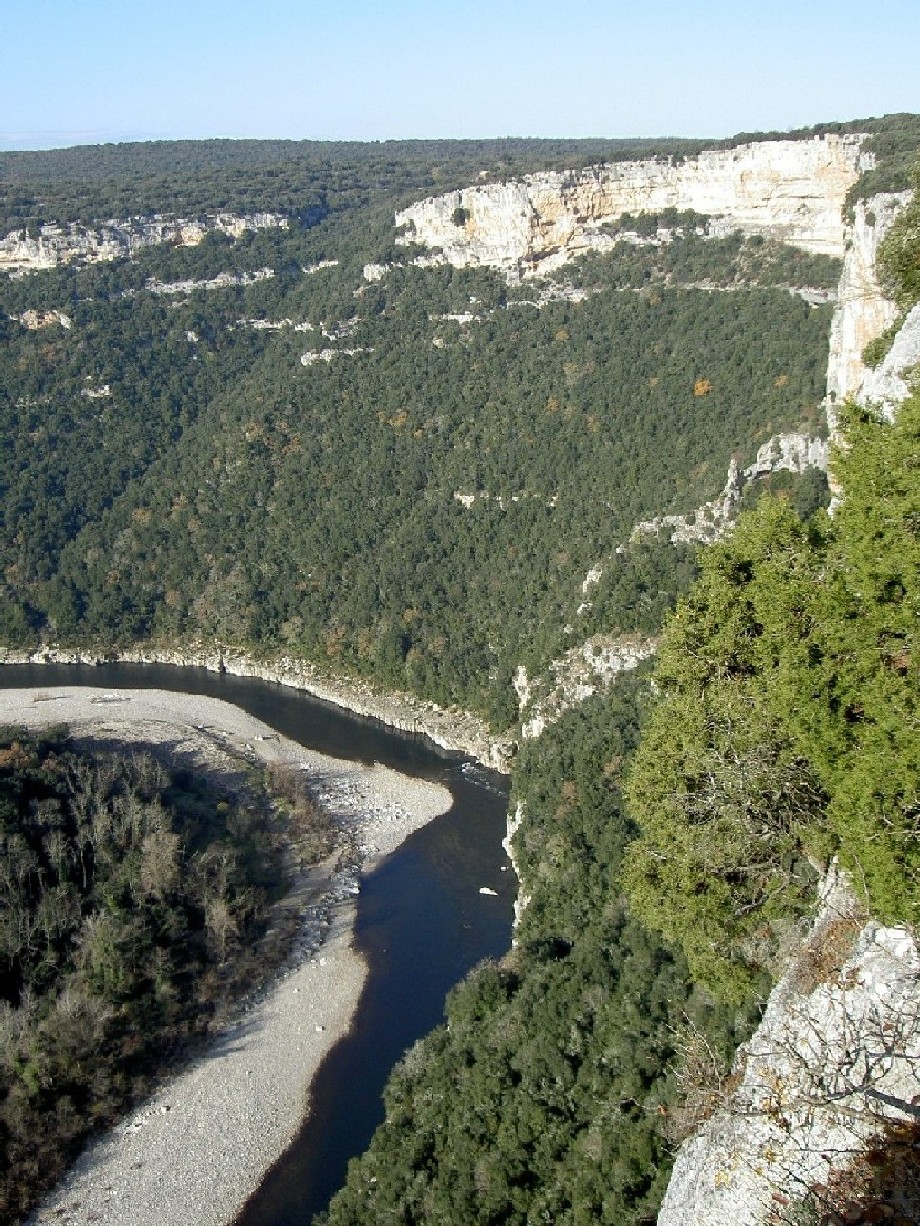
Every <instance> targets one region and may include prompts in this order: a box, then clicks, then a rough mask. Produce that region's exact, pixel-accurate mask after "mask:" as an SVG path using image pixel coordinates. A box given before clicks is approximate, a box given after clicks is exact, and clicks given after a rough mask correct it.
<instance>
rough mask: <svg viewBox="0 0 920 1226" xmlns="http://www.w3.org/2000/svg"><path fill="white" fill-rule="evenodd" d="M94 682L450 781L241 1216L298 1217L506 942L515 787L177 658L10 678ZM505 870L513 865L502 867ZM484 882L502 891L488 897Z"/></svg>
mask: <svg viewBox="0 0 920 1226" xmlns="http://www.w3.org/2000/svg"><path fill="white" fill-rule="evenodd" d="M60 685H96V686H102V687H104V688H106V689H129V688H132V689H168V690H178V691H182V692H185V693H192V694H208V695H211V696H213V697H216V698H223V699H225V700H226V701H228V702H232V703H234V704H235V705H236V706H238V707H241V708H243V710H245V711H248V712H249V713H250V714H252V715H254V716H256V717H257V718H259V719H261V720H264V721H265V723H267V724H270V725H271V726H272V727H273V728H276V729H277V730H278V731H279V732H281V733H282V734H283V735H284V736H287V737H290V738H291V739H292V740H296V741H298V742H300V744H302V745H306V746H308V747H309V748H311V749H317V750H320V751H321V752H323V753H328V754H333V755H335V756H337V757H345V758H352V759H356V760H358V761H362V762H367V763H372V762H375V761H376V762H382V763H383V764H384V765H386V766H391V767H393V768H394V769H396V770H401V771H405V772H406V773H407V774H410V775H415V776H418V777H420V778H424V779H430V780H435V781H437V782H440V783H443V784H444V785H445V786H447V787H448V788H449V789H450V791H451V793H452V795H453V798H454V800H453V805H452V807H451V809H450V811H449V812H448V813H446V814H445V815H444V816H443V817H441V818H438V819H437V820H436V821H434V822H431V823H430V824H429V825H428V826H425V827H424V828H423V829H421V830H419V831H416V833H415V834H413V835H411V836H410V837H409V838H408V839H407V840H406V842H405V843H404V844H403V845H402V847H401V848H400V849H399V850H398V851H396V852H395V853H394V854H393V855H392V856H390V857H388V858H387V859H386V860H385V861H384V862H383V864H382V865H381V866H380V868H379V869H378V870H377V871H376V872H375V873H374V874H373V875H372V876H370V877H369V878H367V879H366V880H365V881H364V883H363V886H362V891H361V894H360V896H359V898H358V916H357V924H356V936H355V941H356V944H357V946H358V948H359V949H360V950H361V951H362V953H364V955H365V957H366V958H367V960H368V964H369V966H370V974H369V976H368V979H367V982H366V985H365V989H364V992H363V994H362V996H361V1000H360V1003H359V1005H358V1012H357V1016H356V1019H355V1024H354V1027H353V1029H352V1031H351V1033H350V1034H349V1035H348V1036H347V1037H346V1038H345V1039H343V1040H342V1041H341V1042H340V1043H338V1044H337V1045H336V1047H335V1048H333V1050H332V1051H331V1052H330V1053H329V1055H328V1057H327V1058H326V1060H325V1062H324V1063H323V1065H322V1067H321V1068H320V1071H319V1075H318V1077H317V1079H316V1082H315V1083H314V1091H313V1097H312V1100H311V1111H310V1118H309V1121H308V1123H307V1124H306V1125H305V1127H304V1128H303V1130H302V1131H301V1133H300V1135H299V1137H298V1138H297V1139H296V1140H295V1142H294V1144H293V1145H292V1146H291V1148H290V1149H289V1150H288V1152H287V1154H285V1155H284V1157H283V1158H282V1159H281V1160H280V1161H279V1162H278V1164H277V1165H276V1167H275V1168H274V1170H272V1171H271V1172H270V1173H269V1176H268V1178H267V1179H266V1180H265V1182H264V1183H263V1185H262V1187H261V1188H260V1189H259V1191H258V1192H257V1193H256V1194H255V1195H254V1196H253V1198H252V1199H251V1201H250V1203H249V1205H248V1206H247V1208H246V1210H245V1211H244V1213H243V1214H242V1215H241V1217H240V1219H239V1222H238V1226H294V1224H297V1226H300V1224H301V1223H308V1222H309V1221H310V1220H311V1218H312V1216H313V1214H314V1213H317V1212H318V1211H320V1210H321V1209H323V1208H325V1206H326V1204H327V1203H328V1200H329V1198H330V1196H331V1195H332V1193H333V1192H334V1191H335V1190H336V1189H337V1188H338V1187H339V1186H340V1185H341V1183H342V1181H343V1179H344V1175H345V1171H346V1168H347V1164H348V1160H349V1158H351V1157H353V1156H354V1155H356V1154H358V1153H360V1152H361V1151H362V1150H363V1149H364V1148H365V1147H366V1145H367V1142H368V1141H369V1140H370V1137H371V1134H372V1133H373V1131H374V1129H375V1128H376V1126H377V1124H378V1123H380V1121H381V1120H382V1119H383V1104H382V1100H381V1092H382V1090H383V1086H384V1083H385V1081H386V1078H387V1075H388V1073H389V1071H390V1069H391V1068H392V1066H393V1064H394V1063H395V1062H396V1060H398V1059H399V1057H400V1056H401V1055H402V1053H403V1052H404V1051H405V1050H406V1048H407V1047H409V1046H411V1044H412V1043H414V1042H415V1040H416V1039H418V1038H420V1037H421V1036H422V1035H423V1034H425V1033H427V1031H429V1030H430V1029H431V1028H432V1027H433V1026H435V1025H437V1024H438V1022H440V1021H441V1019H442V1012H443V1003H444V996H445V994H446V992H447V991H448V990H449V989H450V988H451V987H452V986H453V985H454V984H455V983H456V982H457V981H458V980H460V979H461V978H462V977H463V976H464V975H465V974H466V972H467V971H468V970H469V969H470V968H471V967H473V966H475V965H476V963H477V962H480V961H481V960H482V959H483V958H487V957H498V956H500V955H501V954H503V953H504V952H505V951H506V950H507V948H508V944H509V941H510V936H511V919H512V910H513V901H514V891H515V885H516V883H515V880H514V876H513V874H512V872H511V871H510V867H509V865H508V861H507V859H506V857H505V854H504V852H503V850H502V847H501V840H502V837H503V835H504V832H505V815H506V811H507V801H508V798H507V792H506V790H505V787H504V783H503V781H502V779H501V778H500V777H499V776H496V775H492V774H491V773H489V772H485V771H482V770H480V769H479V768H473V767H471V766H470V764H469V763H465V762H464V760H463V759H462V758H460V757H459V756H457V755H451V754H446V753H443V752H441V751H439V750H437V749H436V748H434V747H432V746H431V745H430V743H428V742H426V741H424V740H423V739H422V738H420V737H414V736H410V735H405V734H400V733H396V732H392V731H390V730H389V729H387V728H385V727H384V726H383V725H381V724H379V723H377V722H376V721H374V720H368V719H362V718H360V717H356V716H350V715H347V714H345V713H344V712H342V711H340V710H339V709H337V708H335V707H331V706H329V705H328V704H325V703H322V702H319V701H318V700H316V699H312V698H309V697H308V696H306V695H304V694H301V693H298V692H297V691H294V690H290V689H287V688H285V687H282V686H278V685H275V684H273V683H271V682H264V681H258V680H254V679H251V678H240V677H229V676H225V675H218V674H215V673H208V672H207V671H206V670H204V669H198V668H172V667H169V666H168V665H120V664H119V665H101V666H98V667H94V666H92V665H79V666H70V665H34V666H31V665H30V666H27V665H11V666H5V667H3V668H0V687H2V688H7V689H8V688H11V687H14V686H40V687H42V688H51V687H53V686H60ZM503 870H505V871H503ZM482 886H488V887H489V888H491V889H493V890H495V891H496V892H497V895H498V896H497V897H492V896H489V895H482V894H480V893H479V890H480V887H482Z"/></svg>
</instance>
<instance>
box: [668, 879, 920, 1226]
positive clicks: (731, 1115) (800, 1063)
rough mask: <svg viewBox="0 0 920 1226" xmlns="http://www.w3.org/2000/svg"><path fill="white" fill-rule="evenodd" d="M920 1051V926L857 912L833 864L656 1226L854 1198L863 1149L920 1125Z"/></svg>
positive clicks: (714, 1222)
mask: <svg viewBox="0 0 920 1226" xmlns="http://www.w3.org/2000/svg"><path fill="white" fill-rule="evenodd" d="M854 938H855V939H854ZM841 950H842V951H843V954H842V956H841ZM918 1053H920V951H918V948H917V942H916V940H915V938H914V935H913V934H912V933H911V932H910V931H909V930H908V929H906V928H902V927H896V928H884V927H881V926H880V925H879V924H877V923H874V922H868V923H865V922H864V921H862V920H860V918H859V907H858V905H857V902H856V899H855V897H854V895H853V893H852V891H851V889H850V888H849V885H848V883H847V882H846V880H845V879H843V878H842V877H839V876H838V875H837V874H836V873H835V872H833V871H832V873H831V874H830V876H829V878H828V879H827V881H826V882H825V889H824V891H823V902H822V907H821V911H820V913H819V917H818V919H817V921H816V923H815V927H814V930H813V932H812V935H811V937H810V939H809V941H808V942H807V943H806V945H805V946H804V948H803V951H802V953H801V954H800V956H799V958H798V960H797V961H796V963H795V964H794V965H793V966H792V968H791V970H790V971H789V973H788V974H787V975H786V976H785V977H784V978H783V979H782V980H781V981H780V983H779V984H777V986H776V988H775V989H774V991H773V993H772V995H771V996H770V1000H769V1003H768V1005H767V1008H766V1011H765V1013H764V1016H763V1020H762V1022H761V1024H760V1026H759V1027H758V1029H757V1031H756V1032H755V1034H754V1036H753V1038H752V1039H751V1040H750V1041H749V1042H748V1043H746V1044H744V1045H743V1046H742V1047H741V1048H739V1050H738V1053H737V1056H736V1059H735V1070H734V1080H735V1081H737V1082H738V1085H737V1088H736V1089H735V1090H734V1091H733V1092H732V1093H731V1094H730V1095H729V1096H728V1097H727V1100H726V1101H725V1102H724V1104H723V1105H722V1106H720V1107H719V1109H718V1110H716V1112H715V1114H713V1116H712V1117H711V1118H710V1119H709V1120H708V1122H707V1123H706V1124H705V1125H704V1127H703V1128H702V1130H701V1131H700V1132H699V1133H698V1134H697V1135H696V1136H694V1137H693V1138H691V1139H690V1140H689V1141H687V1142H685V1143H684V1145H683V1146H682V1147H681V1149H680V1151H679V1153H678V1156H677V1161H676V1163H675V1167H674V1173H673V1175H672V1178H671V1182H670V1184H669V1186H668V1191H667V1194H666V1196H665V1199H664V1202H663V1204H662V1208H661V1212H660V1214H659V1217H658V1226H767V1224H768V1223H769V1224H771V1226H772V1224H774V1223H777V1222H793V1221H799V1220H805V1219H804V1218H800V1217H798V1216H796V1213H795V1206H796V1205H801V1204H802V1203H804V1202H806V1201H807V1198H808V1197H809V1196H810V1195H812V1196H815V1197H816V1200H817V1203H818V1205H819V1206H820V1205H821V1203H822V1200H823V1201H825V1202H826V1201H827V1200H828V1199H829V1198H830V1197H831V1196H832V1195H833V1193H832V1192H829V1191H828V1190H829V1189H833V1188H834V1187H835V1186H836V1187H838V1188H841V1187H842V1188H845V1189H846V1192H845V1193H844V1196H847V1195H855V1192H856V1187H855V1183H856V1181H855V1179H854V1177H853V1170H854V1163H858V1162H859V1160H860V1155H861V1154H863V1153H865V1151H866V1150H867V1148H869V1147H870V1146H871V1145H872V1143H873V1142H875V1141H876V1140H877V1139H878V1138H884V1136H885V1132H886V1129H887V1128H889V1127H896V1126H904V1125H911V1126H913V1125H916V1123H917V1120H918V1115H920V1109H918V1107H917V1106H916V1105H915V1104H916V1103H917V1102H918V1101H920V1097H918V1096H920V1055H918ZM881 1144H882V1145H884V1140H882V1141H881ZM808 1220H812V1219H811V1218H809V1219H808ZM814 1220H817V1218H815V1219H814ZM822 1220H823V1219H822ZM828 1220H830V1219H828ZM833 1220H835V1221H836V1220H838V1219H837V1218H836V1217H835V1218H834V1219H833ZM839 1220H846V1221H850V1220H853V1221H856V1220H857V1219H856V1218H855V1217H854V1218H852V1219H851V1218H849V1217H846V1218H841V1219H839ZM858 1220H859V1221H863V1220H865V1221H869V1220H872V1221H875V1220H881V1219H877V1218H871V1219H870V1218H868V1217H867V1218H862V1217H860V1218H859V1219H858ZM885 1220H887V1219H885ZM901 1220H906V1219H901ZM911 1220H914V1219H911Z"/></svg>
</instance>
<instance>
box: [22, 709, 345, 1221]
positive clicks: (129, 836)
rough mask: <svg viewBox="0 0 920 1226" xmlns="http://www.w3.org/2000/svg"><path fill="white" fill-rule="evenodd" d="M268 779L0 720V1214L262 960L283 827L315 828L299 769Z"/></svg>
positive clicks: (68, 1153)
mask: <svg viewBox="0 0 920 1226" xmlns="http://www.w3.org/2000/svg"><path fill="white" fill-rule="evenodd" d="M246 773H248V774H249V776H250V777H249V778H248V779H247V778H246V777H245V774H246ZM270 783H271V788H272V796H273V797H276V798H277V802H276V801H273V800H272V799H270V797H269V794H268V793H267V792H266V791H265V789H264V785H263V781H262V779H261V778H260V777H258V773H257V772H256V771H255V770H254V769H252V768H247V770H246V772H244V770H243V764H241V763H235V764H234V766H233V770H232V771H231V773H230V775H227V776H226V777H224V776H223V775H222V774H221V773H214V775H213V778H208V777H206V776H204V775H202V774H201V773H200V771H194V772H193V771H191V770H188V769H184V768H181V767H178V766H175V765H172V766H170V765H167V764H165V763H164V761H161V760H160V759H159V758H157V757H154V756H152V755H151V753H149V752H145V751H143V750H142V749H140V748H137V747H128V746H126V747H124V748H123V749H117V748H113V747H112V746H110V745H109V746H104V745H100V746H97V747H87V746H85V745H82V744H80V743H78V742H75V741H73V740H71V739H70V737H69V736H68V734H67V729H66V728H65V727H60V728H56V729H51V730H50V731H48V732H47V733H44V734H41V735H38V734H30V733H27V732H25V731H24V730H22V729H18V730H17V729H2V730H0V865H2V880H0V916H2V922H0V1155H2V1162H0V1170H2V1175H0V1220H2V1221H15V1220H19V1218H20V1216H21V1215H22V1213H23V1212H24V1211H26V1210H28V1209H29V1208H30V1207H31V1205H32V1204H33V1203H34V1199H35V1197H36V1195H37V1194H39V1193H40V1192H41V1191H42V1190H46V1189H47V1188H48V1187H49V1186H50V1184H52V1183H53V1182H54V1181H55V1179H56V1178H59V1177H60V1176H61V1175H62V1174H63V1172H64V1170H65V1169H66V1166H67V1163H68V1161H69V1160H72V1159H73V1158H74V1157H75V1156H76V1153H77V1152H78V1151H79V1147H80V1145H81V1144H82V1143H83V1142H84V1141H85V1140H86V1138H87V1136H88V1135H89V1134H90V1133H92V1132H93V1131H95V1130H97V1129H99V1128H100V1127H102V1126H104V1125H106V1124H108V1123H111V1122H112V1120H113V1119H116V1118H117V1117H118V1115H119V1114H120V1113H122V1112H123V1111H124V1110H125V1109H126V1108H127V1107H129V1106H130V1105H131V1104H132V1103H133V1102H135V1101H136V1100H137V1099H138V1098H139V1096H140V1095H141V1094H143V1093H144V1092H145V1091H146V1090H148V1089H149V1088H150V1087H151V1085H152V1084H153V1083H154V1080H155V1078H156V1077H157V1076H158V1075H159V1074H160V1073H161V1071H162V1069H163V1068H164V1067H168V1066H169V1064H170V1063H174V1062H175V1061H176V1060H177V1059H180V1058H182V1057H184V1056H186V1055H187V1054H188V1051H189V1050H190V1049H194V1048H195V1047H197V1046H198V1045H199V1044H200V1042H201V1040H202V1039H204V1038H205V1037H206V1035H207V1034H208V1030H209V1026H210V1024H211V1023H212V1022H213V1020H214V1019H215V1017H218V1018H219V1017H220V1015H221V1013H222V1012H224V1011H225V1010H226V1007H227V1005H228V1002H232V1000H233V999H234V998H236V997H238V996H239V995H240V994H241V993H243V992H245V991H246V990H248V989H250V988H251V987H253V986H254V985H257V984H258V983H259V982H260V981H261V979H262V978H263V977H264V974H265V962H266V959H268V961H269V962H270V961H271V957H272V955H271V953H270V951H269V949H268V947H267V946H264V945H260V937H261V936H262V934H263V933H264V931H265V929H266V927H267V924H268V919H269V915H270V911H271V906H272V903H273V902H275V901H277V900H278V898H279V897H280V896H281V895H282V894H283V892H284V889H285V880H286V873H285V871H284V870H283V866H282V853H283V849H284V845H285V842H286V841H288V840H290V839H291V838H292V837H294V838H296V839H297V842H298V845H299V848H300V849H301V851H302V852H303V854H304V855H306V856H307V858H309V856H310V854H311V852H312V854H313V855H314V856H318V855H320V854H323V853H324V852H325V851H327V850H328V848H329V846H330V845H331V837H330V831H329V828H328V823H327V821H326V819H325V818H324V817H323V815H322V814H321V813H320V812H319V811H318V810H317V809H316V808H315V807H314V806H313V804H312V802H311V801H310V800H309V797H308V796H307V795H306V794H305V793H303V788H302V784H300V785H299V786H298V784H299V781H296V780H294V779H293V778H288V777H286V776H284V773H283V772H278V771H277V770H276V771H275V772H274V774H273V775H272V778H271V781H270ZM279 803H280V804H283V810H282V809H280V808H279V807H278V804H279ZM285 815H286V816H285ZM255 950H258V951H259V953H258V954H257V955H256V956H253V951H255ZM279 952H280V951H279Z"/></svg>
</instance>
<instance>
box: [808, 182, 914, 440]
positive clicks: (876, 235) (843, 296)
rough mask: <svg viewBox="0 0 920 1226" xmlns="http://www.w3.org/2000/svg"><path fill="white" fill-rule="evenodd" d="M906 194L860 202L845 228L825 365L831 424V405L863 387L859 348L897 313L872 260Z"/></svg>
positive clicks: (883, 328) (883, 327) (864, 345)
mask: <svg viewBox="0 0 920 1226" xmlns="http://www.w3.org/2000/svg"><path fill="white" fill-rule="evenodd" d="M910 196H911V193H910V192H897V193H886V194H884V195H878V196H873V197H871V198H870V199H869V200H858V201H857V202H856V206H855V209H854V216H853V221H852V223H851V224H850V225H849V226H848V227H847V231H846V250H845V252H844V256H843V271H842V273H841V276H840V284H839V286H838V289H837V306H836V309H835V310H834V318H833V321H832V323H831V339H830V353H829V356H828V364H827V399H828V413H829V417H830V419H831V426H833V424H834V422H833V418H834V410H833V406H834V404H835V403H836V402H838V401H843V400H846V399H847V397H850V396H855V395H856V394H857V393H858V392H859V390H860V388H861V386H862V383H863V379H864V378H865V375H866V368H865V366H864V365H863V360H862V352H863V350H864V349H865V347H866V345H868V344H869V342H870V341H873V340H875V338H876V337H877V336H880V335H881V334H882V332H884V331H885V329H886V328H887V327H889V326H890V325H891V324H892V323H893V322H894V320H895V317H896V315H897V308H896V307H895V305H894V303H893V302H890V301H889V300H888V299H887V298H886V297H885V296H884V294H883V293H882V291H881V289H880V287H879V283H878V280H877V278H876V275H875V260H876V255H877V252H878V247H879V243H880V242H881V241H882V239H883V238H884V237H885V235H886V234H887V233H888V231H889V230H890V229H891V223H892V222H893V221H894V219H895V217H896V216H897V214H898V212H899V210H900V209H902V208H903V207H904V205H905V204H906V203H907V201H908V200H909V199H910Z"/></svg>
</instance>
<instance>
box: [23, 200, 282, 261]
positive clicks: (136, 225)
mask: <svg viewBox="0 0 920 1226" xmlns="http://www.w3.org/2000/svg"><path fill="white" fill-rule="evenodd" d="M287 224H288V220H287V218H286V217H282V216H281V215H280V214H278V213H255V214H253V215H252V216H248V217H238V216H237V215H236V214H234V213H214V214H213V215H208V216H206V217H198V218H195V219H193V220H189V219H186V218H182V217H161V216H156V217H132V218H129V219H128V220H126V221H115V220H112V221H104V222H97V223H96V224H95V225H94V226H84V225H79V224H77V223H73V224H71V225H58V224H49V225H43V226H41V227H40V228H39V231H38V233H37V234H29V232H28V231H27V230H13V231H12V232H11V233H10V234H7V235H6V236H5V237H4V238H0V272H13V273H25V272H37V271H39V270H40V269H43V268H57V267H58V266H59V265H61V264H70V263H74V262H76V263H81V264H82V263H85V264H94V263H100V262H104V261H107V260H115V259H118V258H120V257H122V256H129V255H132V254H133V253H134V252H135V251H138V250H140V249H141V248H142V247H152V246H156V245H157V244H160V243H177V244H178V245H179V246H182V247H194V246H196V245H197V244H198V243H200V242H201V241H202V240H203V239H204V238H205V237H206V235H208V234H210V233H212V232H214V231H217V232H218V233H221V234H228V235H230V237H231V238H239V237H240V235H242V234H244V233H245V232H246V231H247V230H264V229H267V228H272V227H280V228H282V229H286V228H287Z"/></svg>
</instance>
